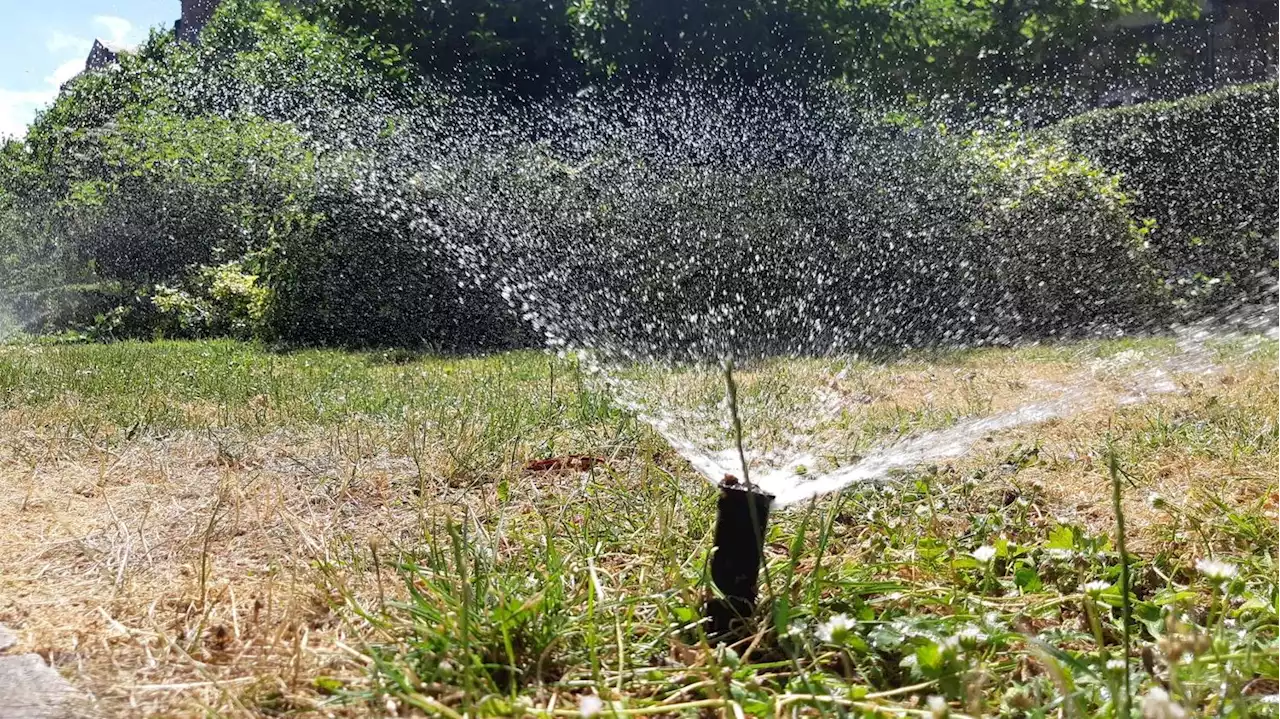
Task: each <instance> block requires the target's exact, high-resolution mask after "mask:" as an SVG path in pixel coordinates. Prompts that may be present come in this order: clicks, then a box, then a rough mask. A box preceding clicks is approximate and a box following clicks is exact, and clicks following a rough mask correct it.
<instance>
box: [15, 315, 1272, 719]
mask: <svg viewBox="0 0 1280 719" xmlns="http://www.w3.org/2000/svg"><path fill="white" fill-rule="evenodd" d="M1130 350H1133V351H1138V352H1142V353H1144V355H1143V356H1144V357H1146V358H1147V359H1150V358H1153V357H1160V356H1166V355H1167V354H1169V353H1171V352H1172V351H1173V345H1172V343H1171V342H1170V341H1168V340H1162V339H1156V340H1141V341H1139V340H1125V341H1119V342H1105V343H1092V342H1088V343H1074V344H1064V345H1057V346H1052V345H1049V346H1040V347H1030V348H1024V349H1016V350H1010V349H985V350H974V351H968V352H961V353H953V354H931V355H923V354H922V355H915V356H908V357H902V358H895V359H893V360H891V361H878V362H873V361H869V360H862V361H840V362H835V361H828V360H823V361H819V360H804V361H799V360H792V361H776V362H771V363H768V364H764V365H760V366H755V367H747V368H746V369H745V370H744V372H743V373H742V375H741V387H742V390H743V392H744V408H745V410H746V412H745V413H744V420H745V421H746V422H747V425H748V427H747V429H748V433H749V434H750V433H753V432H754V433H756V434H755V435H754V436H756V437H758V438H764V439H766V440H767V439H768V438H770V437H773V438H776V439H777V440H778V441H779V442H781V441H782V440H783V439H785V438H786V437H789V436H791V435H792V434H794V429H795V428H794V426H793V425H795V424H796V423H798V422H801V421H809V420H813V423H812V424H811V426H808V427H807V430H808V431H810V432H812V433H814V434H815V435H817V436H820V437H821V438H822V441H823V442H824V443H826V444H827V446H829V447H830V448H831V449H832V450H833V452H835V453H837V454H843V455H845V456H846V459H845V461H847V457H850V456H854V455H856V454H858V453H859V452H862V451H865V450H866V448H868V447H870V446H873V445H875V444H877V443H880V442H882V441H886V440H890V439H893V438H896V437H898V436H900V435H902V434H905V433H910V432H919V431H924V430H928V429H933V428H937V427H942V426H947V425H949V424H951V423H954V422H955V421H957V420H958V419H961V418H964V417H968V416H972V415H975V414H985V413H989V412H992V411H999V410H1000V409H1003V408H1007V407H1008V406H1010V405H1011V404H1013V403H1017V402H1020V401H1025V400H1026V399H1027V398H1028V397H1030V396H1034V395H1036V393H1037V392H1041V391H1043V390H1041V389H1038V387H1039V385H1037V384H1036V382H1037V381H1043V382H1046V383H1054V382H1057V383H1062V382H1070V381H1072V380H1073V378H1076V377H1078V376H1079V375H1080V374H1081V373H1082V372H1084V373H1087V372H1089V371H1090V369H1089V368H1090V367H1092V366H1093V363H1095V362H1096V361H1098V360H1105V359H1107V358H1110V357H1114V356H1116V355H1119V354H1120V353H1122V352H1126V351H1130ZM1216 357H1217V358H1218V360H1219V361H1220V362H1221V363H1222V371H1221V372H1220V373H1218V374H1216V375H1212V376H1200V375H1187V376H1181V377H1179V378H1178V384H1179V391H1178V392H1174V393H1171V394H1168V395H1161V396H1158V397H1154V398H1152V399H1151V400H1150V401H1149V402H1146V403H1143V404H1133V405H1127V406H1116V405H1114V404H1106V405H1100V406H1098V407H1093V408H1090V409H1088V410H1087V411H1084V412H1082V413H1081V414H1079V415H1076V416H1072V417H1068V418H1064V419H1059V420H1054V421H1052V422H1049V423H1046V424H1044V425H1038V426H1027V427H1021V428H1018V429H1015V430H1010V431H1009V432H1006V433H1002V434H998V435H994V436H992V437H990V438H989V440H990V441H982V442H979V444H978V446H977V447H976V448H975V450H974V451H973V452H972V453H971V454H970V455H969V456H967V457H965V458H962V459H959V460H956V461H952V462H947V463H941V464H939V465H938V466H927V467H921V468H918V469H916V470H913V471H910V472H906V473H901V474H899V475H896V476H895V477H893V478H891V479H890V480H889V481H888V482H886V483H884V484H882V485H876V486H855V487H852V488H850V489H848V490H846V491H844V492H842V493H840V494H838V495H835V496H829V497H825V498H822V499H820V500H819V501H816V502H814V503H813V504H810V505H805V506H799V507H794V508H791V509H789V510H786V511H780V512H776V513H775V515H774V518H773V520H772V523H771V525H770V528H769V535H768V543H767V556H768V559H769V571H768V573H767V580H768V581H767V582H765V584H764V586H763V587H762V592H763V595H764V600H765V601H763V602H762V609H761V615H760V617H759V624H758V627H759V631H758V632H757V633H756V634H755V635H754V636H753V637H752V638H751V639H750V640H748V641H746V642H743V643H741V644H739V645H736V646H733V647H723V648H721V647H715V646H712V645H711V644H710V643H708V642H706V641H705V638H704V637H703V635H702V634H701V633H700V631H699V629H698V620H699V618H700V615H701V605H702V602H703V601H704V599H705V597H706V592H707V586H706V581H705V577H704V569H705V564H706V560H707V556H708V552H709V551H710V539H711V527H712V522H713V512H714V499H715V495H714V491H713V489H712V488H711V486H710V485H709V483H707V482H705V481H704V480H702V479H700V478H698V477H695V476H694V475H693V473H692V472H691V470H690V469H689V467H688V466H687V465H686V464H684V463H683V462H682V461H681V460H680V458H679V457H678V456H676V455H674V453H672V452H671V451H670V449H669V448H668V447H667V445H666V444H665V443H663V442H662V441H661V440H660V439H659V438H658V437H657V436H656V435H655V434H654V433H653V432H652V431H651V430H650V429H648V428H647V427H646V426H645V425H644V424H643V423H641V422H638V421H637V420H636V419H635V418H634V417H633V415H632V414H631V413H630V412H628V411H624V410H623V409H621V408H620V407H619V405H618V403H617V402H615V401H613V400H612V399H611V397H610V396H609V394H608V393H606V392H604V391H603V390H601V389H600V388H599V386H598V385H597V384H595V383H594V381H593V379H592V377H591V374H590V373H589V372H585V371H583V370H581V369H580V368H579V367H578V366H577V365H576V364H574V363H573V362H571V361H568V360H564V359H559V358H556V357H553V356H549V355H546V354H543V353H538V352H526V353H513V354H504V355H496V356H489V357H478V358H434V357H418V356H412V355H405V354H400V353H340V352H328V351H308V352H298V353H290V354H272V353H268V352H264V351H262V350H261V349H260V348H257V347H254V346H252V345H244V344H237V343H231V342H205V343H150V344H133V343H121V344H114V345H71V346H62V347H43V346H36V345H9V346H4V347H2V348H0V402H2V408H3V417H4V421H5V423H6V424H5V426H6V431H7V433H8V436H10V437H11V438H12V441H11V442H10V443H9V444H8V445H7V446H6V447H5V449H4V454H3V455H2V457H0V476H2V477H3V480H2V481H0V487H2V488H3V492H2V493H0V522H3V523H4V525H5V526H6V527H8V530H7V531H6V532H3V533H0V577H3V579H0V594H2V595H4V596H6V597H9V598H10V599H8V602H9V603H8V604H7V605H4V606H5V607H6V608H4V609H3V611H4V612H5V613H4V614H3V615H0V621H4V622H5V623H6V624H10V625H14V626H16V628H17V629H18V630H19V632H20V635H21V638H22V641H23V642H24V645H25V646H26V647H27V648H31V649H37V650H41V651H44V652H45V653H46V654H47V655H48V656H50V658H51V659H52V660H53V661H54V663H55V664H57V665H59V666H60V667H62V668H63V669H64V670H65V671H66V672H68V673H69V674H70V675H71V676H72V677H73V678H74V679H75V680H76V681H78V682H79V683H80V684H81V685H82V686H87V687H90V688H91V689H92V691H93V692H94V693H95V695H96V696H98V697H99V698H100V700H101V701H102V703H103V707H104V708H105V709H106V710H107V712H108V713H120V714H131V713H132V714H137V713H148V712H168V713H171V714H212V715H224V716H250V715H257V716H268V715H279V714H286V715H288V714H307V713H313V712H314V713H321V714H323V713H328V712H334V713H338V714H349V715H360V716H364V715H386V714H390V713H401V714H407V713H412V712H414V711H418V712H422V713H427V714H441V715H447V716H453V715H458V716H462V715H466V716H511V715H532V716H536V715H566V716H570V715H572V716H576V715H579V714H581V711H582V709H583V708H584V707H585V708H586V709H588V710H590V709H593V708H595V706H596V704H595V700H596V699H597V698H598V699H599V700H600V702H601V707H602V711H601V713H602V714H603V715H610V713H611V712H612V713H616V714H619V715H661V716H674V715H689V716H697V715H699V714H700V713H707V712H711V713H716V714H720V713H723V714H724V715H726V716H733V715H738V714H739V713H741V715H751V716H781V715H788V716H789V715H791V714H792V713H793V712H798V713H799V714H802V715H811V714H813V715H816V714H835V715H839V714H842V713H843V714H845V715H859V714H865V713H867V712H870V711H873V710H874V711H879V712H881V715H890V716H894V715H918V716H929V715H930V714H933V715H938V714H940V713H942V712H943V709H942V708H941V707H942V704H940V703H939V702H944V703H945V705H946V707H947V709H946V711H949V712H950V713H951V715H952V716H957V715H960V714H967V715H970V716H1010V717H1014V716H1075V717H1085V716H1116V715H1117V707H1118V706H1119V702H1118V701H1117V700H1118V696H1119V695H1118V692H1119V691H1120V687H1122V686H1123V681H1122V679H1123V676H1124V673H1123V668H1122V666H1120V665H1121V664H1123V662H1122V661H1121V660H1122V658H1123V656H1124V652H1123V644H1122V639H1121V637H1123V634H1124V633H1123V631H1122V629H1123V626H1122V623H1121V621H1120V617H1121V614H1120V610H1119V604H1120V590H1119V588H1118V587H1119V569H1120V564H1119V557H1118V555H1117V552H1116V549H1115V534H1114V532H1115V512H1114V511H1113V510H1112V502H1111V500H1112V497H1111V488H1112V485H1111V477H1110V475H1109V470H1108V466H1109V462H1110V460H1111V458H1112V457H1114V458H1115V462H1116V467H1117V468H1118V470H1119V471H1120V473H1121V474H1120V475H1119V477H1120V478H1121V480H1122V484H1121V488H1122V490H1123V493H1124V496H1123V497H1122V502H1121V506H1122V507H1123V508H1124V513H1125V516H1126V518H1127V520H1128V522H1127V524H1128V526H1127V529H1128V549H1129V553H1130V567H1129V568H1130V574H1131V587H1130V588H1131V595H1132V596H1131V601H1132V607H1133V616H1134V621H1133V623H1132V625H1131V626H1130V627H1129V630H1130V633H1131V635H1132V637H1133V643H1132V646H1131V648H1130V649H1131V652H1130V653H1131V655H1132V657H1133V659H1132V662H1131V667H1130V669H1131V670H1132V672H1133V675H1132V686H1133V694H1134V697H1133V706H1134V714H1135V715H1138V714H1139V713H1140V712H1141V711H1144V709H1141V708H1140V707H1142V705H1143V701H1144V697H1148V699H1147V700H1148V701H1150V702H1151V705H1150V706H1151V707H1152V708H1154V707H1155V705H1156V703H1157V700H1160V701H1164V700H1163V699H1161V696H1160V695H1159V693H1158V692H1165V696H1166V697H1167V701H1169V702H1172V703H1174V704H1177V705H1179V706H1181V707H1183V708H1185V709H1187V710H1188V711H1190V712H1193V713H1198V714H1203V715H1222V716H1271V715H1273V714H1274V705H1272V704H1267V703H1264V701H1263V697H1265V696H1267V695H1273V694H1275V693H1276V691H1277V690H1276V684H1275V680H1276V675H1277V668H1276V652H1277V606H1276V602H1277V600H1276V597H1277V592H1278V590H1277V583H1276V572H1277V567H1276V559H1275V557H1276V551H1277V550H1276V547H1277V530H1276V514H1275V512H1276V491H1277V489H1276V484H1277V483H1276V474H1275V467H1276V461H1277V449H1276V447H1277V429H1276V402H1277V391H1276V380H1275V362H1276V350H1275V343H1274V342H1268V343H1264V344H1263V345H1262V347H1261V348H1258V347H1256V346H1252V345H1250V346H1244V345H1232V346H1225V347H1221V348H1218V349H1217V350H1216ZM842 373H843V374H842ZM616 374H622V373H616ZM628 376H629V377H630V381H631V382H632V383H633V384H631V385H630V386H632V387H639V388H642V389H643V390H644V394H645V396H646V397H649V398H652V397H655V396H662V397H664V399H663V400H662V402H659V403H658V406H659V407H665V408H666V409H668V410H669V409H671V408H672V407H684V408H685V409H686V410H688V411H689V412H691V413H695V414H697V416H698V417H699V419H697V422H698V423H700V425H699V426H701V424H703V423H704V421H703V419H702V418H703V417H704V416H705V417H706V418H711V419H709V420H707V421H708V422H710V424H711V426H712V427H713V429H716V428H719V425H717V424H715V422H716V421H718V419H716V418H717V414H716V412H717V410H716V409H715V403H716V402H718V401H719V398H720V393H721V392H722V389H721V388H720V386H718V384H717V373H716V372H707V373H698V372H684V373H670V372H668V373H665V374H662V375H659V374H644V373H638V374H637V373H635V372H633V373H632V374H631V375H628ZM1099 381H1102V382H1105V381H1108V380H1107V379H1106V378H1105V377H1104V378H1103V379H1102V380H1099ZM816 390H821V391H822V392H830V393H832V395H833V396H834V397H835V402H834V404H830V405H823V404H822V403H821V396H820V397H819V402H818V404H817V405H815V404H814V394H815V391H816ZM663 393H665V394H663ZM828 410H830V411H828ZM720 429H722V428H720ZM717 431H720V430H719V429H717ZM573 454H581V455H586V456H591V457H596V458H599V459H601V460H603V463H601V464H598V465H596V466H595V467H594V468H593V469H591V470H590V471H589V472H585V473H580V472H573V471H565V472H530V471H526V470H525V467H526V465H527V463H528V462H529V461H530V460H534V459H539V458H546V457H555V456H563V455H573ZM1153 495H1154V496H1153ZM1215 563H1216V564H1215ZM1224 565H1230V566H1229V567H1225V566H1224ZM1197 567H1199V568H1197ZM1231 568H1234V571H1232V569H1231ZM842 617H843V618H847V620H846V619H841V618H842ZM833 620H835V621H834V622H833ZM833 627H834V628H835V629H833ZM933 697H940V699H932V698H933ZM931 701H932V702H933V703H932V704H931V703H930V702H931ZM415 707H416V709H415ZM1170 711H1172V710H1170Z"/></svg>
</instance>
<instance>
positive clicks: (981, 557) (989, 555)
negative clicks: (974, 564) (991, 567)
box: [971, 544, 996, 564]
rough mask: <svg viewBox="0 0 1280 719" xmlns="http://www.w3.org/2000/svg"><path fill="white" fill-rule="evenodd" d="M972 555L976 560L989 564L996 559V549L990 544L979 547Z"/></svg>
mask: <svg viewBox="0 0 1280 719" xmlns="http://www.w3.org/2000/svg"><path fill="white" fill-rule="evenodd" d="M971 554H972V555H973V558H974V559H976V560H978V561H979V562H982V563H983V564H985V563H987V562H990V561H991V560H992V559H993V558H995V556H996V548H995V547H993V546H991V545H989V544H984V545H982V546H981V547H978V548H977V549H975V550H973V552H971Z"/></svg>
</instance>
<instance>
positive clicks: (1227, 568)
mask: <svg viewBox="0 0 1280 719" xmlns="http://www.w3.org/2000/svg"><path fill="white" fill-rule="evenodd" d="M1196 569H1197V570H1198V571H1199V572H1200V573H1201V574H1203V575H1204V576H1205V577H1207V578H1208V579H1209V580H1210V581H1213V582H1225V581H1227V580H1228V579H1233V578H1234V577H1235V576H1236V571H1237V569H1236V565H1234V564H1230V563H1228V562H1220V561H1218V560H1216V559H1201V560H1200V561H1198V562H1196Z"/></svg>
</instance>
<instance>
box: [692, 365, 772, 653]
mask: <svg viewBox="0 0 1280 719" xmlns="http://www.w3.org/2000/svg"><path fill="white" fill-rule="evenodd" d="M724 378H725V387H726V390H727V399H728V403H729V418H730V420H731V421H732V425H733V434H734V442H735V444H736V445H737V448H738V461H739V463H740V464H741V472H742V479H741V480H740V481H739V480H738V478H736V477H734V476H732V475H728V474H726V475H725V477H724V479H723V480H722V481H721V482H720V498H719V500H718V501H717V502H716V531H715V544H714V546H713V547H712V550H711V582H712V583H713V584H714V585H715V588H716V589H717V590H719V594H717V595H713V596H711V597H709V598H708V599H707V603H706V606H705V608H704V615H705V616H706V618H707V619H708V620H709V626H708V628H707V633H708V634H709V635H710V636H711V637H713V638H733V637H734V636H735V635H737V634H739V633H741V632H742V629H743V627H744V626H745V625H746V620H747V619H749V618H750V617H751V615H752V614H753V613H754V612H755V608H756V595H757V582H758V580H759V577H760V567H761V565H762V564H763V559H764V530H765V525H766V524H767V523H768V521H769V508H770V506H771V505H772V504H773V495H770V494H766V493H764V492H762V491H760V490H759V488H757V487H756V486H755V485H754V484H752V483H751V473H750V470H749V469H748V467H747V453H746V449H745V447H744V446H743V440H742V420H741V418H740V417H739V416H738V385H737V383H736V382H735V381H734V378H733V361H732V360H726V361H725V363H724Z"/></svg>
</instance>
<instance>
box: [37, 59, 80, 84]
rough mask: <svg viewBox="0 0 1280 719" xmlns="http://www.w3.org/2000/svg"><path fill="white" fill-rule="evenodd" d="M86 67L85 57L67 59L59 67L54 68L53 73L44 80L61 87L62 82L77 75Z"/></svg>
mask: <svg viewBox="0 0 1280 719" xmlns="http://www.w3.org/2000/svg"><path fill="white" fill-rule="evenodd" d="M83 69H84V58H76V59H73V60H67V61H66V62H64V63H62V64H61V65H59V66H58V67H56V68H54V70H53V74H52V75H48V76H46V77H45V79H44V81H45V82H47V83H49V84H50V85H53V86H54V87H61V86H62V83H64V82H66V81H67V80H70V79H71V78H73V77H75V76H76V75H77V74H78V73H79V72H80V71H81V70H83Z"/></svg>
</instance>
